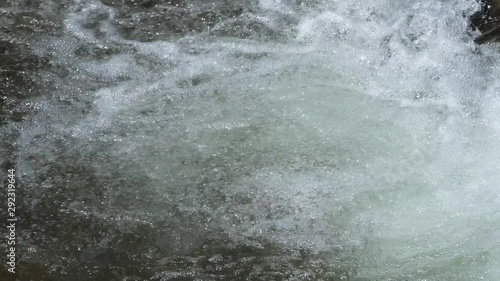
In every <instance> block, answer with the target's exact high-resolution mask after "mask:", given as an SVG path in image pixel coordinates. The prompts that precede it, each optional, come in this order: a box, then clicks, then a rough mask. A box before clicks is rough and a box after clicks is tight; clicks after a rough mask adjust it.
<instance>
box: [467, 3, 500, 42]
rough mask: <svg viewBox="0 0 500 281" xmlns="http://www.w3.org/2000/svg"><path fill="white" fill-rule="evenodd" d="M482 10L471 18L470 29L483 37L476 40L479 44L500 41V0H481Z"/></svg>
mask: <svg viewBox="0 0 500 281" xmlns="http://www.w3.org/2000/svg"><path fill="white" fill-rule="evenodd" d="M479 2H480V5H481V9H480V10H479V11H477V12H476V13H474V14H473V15H472V16H471V17H470V29H471V30H477V31H479V32H480V33H481V35H479V36H477V37H476V38H474V41H475V42H476V43H478V44H483V43H490V42H499V41H500V0H479Z"/></svg>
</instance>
